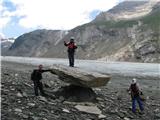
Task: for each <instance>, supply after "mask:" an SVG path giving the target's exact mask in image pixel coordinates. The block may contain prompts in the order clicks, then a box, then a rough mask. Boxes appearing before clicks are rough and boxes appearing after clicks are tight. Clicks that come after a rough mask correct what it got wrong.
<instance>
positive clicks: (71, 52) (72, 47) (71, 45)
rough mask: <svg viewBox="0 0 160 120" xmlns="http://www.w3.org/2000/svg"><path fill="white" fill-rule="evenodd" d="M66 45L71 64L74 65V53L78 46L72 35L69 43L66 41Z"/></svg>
mask: <svg viewBox="0 0 160 120" xmlns="http://www.w3.org/2000/svg"><path fill="white" fill-rule="evenodd" d="M64 45H65V46H67V47H68V59H69V66H70V67H74V53H75V49H77V46H76V44H75V43H74V38H73V37H71V38H70V42H69V43H66V41H64Z"/></svg>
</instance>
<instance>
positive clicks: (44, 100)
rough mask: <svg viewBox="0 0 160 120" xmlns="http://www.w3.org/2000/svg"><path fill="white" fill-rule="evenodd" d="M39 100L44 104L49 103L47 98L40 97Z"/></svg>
mask: <svg viewBox="0 0 160 120" xmlns="http://www.w3.org/2000/svg"><path fill="white" fill-rule="evenodd" d="M39 100H41V101H43V102H47V99H46V98H45V97H42V96H39Z"/></svg>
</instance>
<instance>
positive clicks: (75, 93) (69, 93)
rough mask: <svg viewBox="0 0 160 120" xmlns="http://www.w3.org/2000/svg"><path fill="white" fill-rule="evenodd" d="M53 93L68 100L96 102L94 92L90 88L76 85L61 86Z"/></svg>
mask: <svg viewBox="0 0 160 120" xmlns="http://www.w3.org/2000/svg"><path fill="white" fill-rule="evenodd" d="M54 95H55V96H56V97H61V96H62V97H63V98H64V100H66V101H70V102H96V93H95V92H94V91H93V90H92V88H88V87H82V86H77V85H69V86H63V87H61V88H59V89H58V90H57V91H56V92H55V93H54Z"/></svg>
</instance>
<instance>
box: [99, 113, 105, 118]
mask: <svg viewBox="0 0 160 120" xmlns="http://www.w3.org/2000/svg"><path fill="white" fill-rule="evenodd" d="M98 118H99V119H103V118H106V116H105V115H103V114H100V115H98Z"/></svg>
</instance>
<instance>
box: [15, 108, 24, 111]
mask: <svg viewBox="0 0 160 120" xmlns="http://www.w3.org/2000/svg"><path fill="white" fill-rule="evenodd" d="M14 111H15V112H22V110H21V109H19V108H16V109H14Z"/></svg>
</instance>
